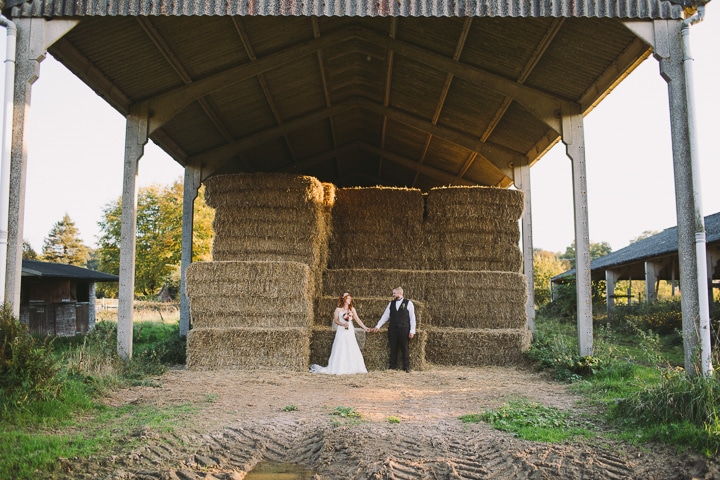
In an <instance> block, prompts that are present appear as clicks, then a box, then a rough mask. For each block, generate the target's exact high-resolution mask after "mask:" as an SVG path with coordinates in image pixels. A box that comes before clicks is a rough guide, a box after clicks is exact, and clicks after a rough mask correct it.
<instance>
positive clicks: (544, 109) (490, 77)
mask: <svg viewBox="0 0 720 480" xmlns="http://www.w3.org/2000/svg"><path fill="white" fill-rule="evenodd" d="M361 33H362V36H361V38H362V39H364V40H367V41H368V42H370V43H372V44H374V45H376V46H378V47H381V48H386V49H388V50H393V51H394V52H395V53H396V54H399V55H402V56H404V57H407V58H410V59H412V60H414V61H416V62H418V63H422V64H424V65H427V66H429V67H433V68H436V69H437V70H440V71H443V72H448V73H452V74H453V75H455V76H457V77H460V78H463V79H465V80H467V81H468V82H471V83H473V84H475V85H482V86H483V87H485V88H488V89H490V90H493V91H495V92H497V93H499V94H501V95H504V96H506V97H510V98H512V99H513V100H515V101H517V102H518V103H520V104H521V105H522V106H523V107H525V109H526V110H528V111H529V112H530V113H532V114H533V115H534V116H535V117H537V118H538V119H539V120H541V121H543V122H545V123H547V124H548V126H550V127H551V128H553V129H554V130H555V131H558V132H560V131H561V129H562V127H561V125H560V119H559V112H560V109H561V107H562V106H570V105H572V104H574V102H573V101H572V100H570V99H566V98H561V97H558V96H555V95H552V94H550V93H547V92H544V91H542V90H538V89H535V88H532V87H528V86H527V85H522V84H519V83H517V82H516V81H514V80H510V79H508V78H505V77H502V76H500V75H497V74H495V73H491V72H488V71H485V70H482V69H479V68H476V67H472V66H470V65H465V64H463V63H460V62H459V61H455V60H453V59H451V58H448V57H446V56H444V55H440V54H438V53H435V52H432V51H430V50H426V49H424V48H422V47H418V46H417V45H413V44H411V43H407V42H404V41H401V40H396V39H391V38H387V37H385V36H384V35H381V34H379V33H377V32H374V31H372V30H370V29H363V30H362V32H361Z"/></svg>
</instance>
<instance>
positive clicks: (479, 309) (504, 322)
mask: <svg viewBox="0 0 720 480" xmlns="http://www.w3.org/2000/svg"><path fill="white" fill-rule="evenodd" d="M423 300H424V301H425V303H426V304H427V307H428V309H429V310H430V312H431V313H432V317H433V324H434V325H436V326H445V327H466V326H469V325H473V324H474V325H484V324H489V325H498V326H508V325H522V326H524V325H525V322H526V321H527V312H526V310H525V302H526V300H527V284H526V279H525V275H523V274H521V273H511V272H492V271H477V272H466V271H436V272H426V284H425V297H424V298H423Z"/></svg>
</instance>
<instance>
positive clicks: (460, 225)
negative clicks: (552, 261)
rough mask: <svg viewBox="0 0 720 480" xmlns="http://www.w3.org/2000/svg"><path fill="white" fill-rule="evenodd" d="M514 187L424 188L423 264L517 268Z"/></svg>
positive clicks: (518, 203) (518, 195)
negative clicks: (428, 189) (426, 193)
mask: <svg viewBox="0 0 720 480" xmlns="http://www.w3.org/2000/svg"><path fill="white" fill-rule="evenodd" d="M523 207H524V204H523V194H522V192H520V191H515V190H507V189H503V188H494V187H441V188H434V189H432V190H430V192H428V196H427V200H426V211H427V217H426V219H425V224H424V230H423V232H424V236H423V241H424V252H425V265H426V268H427V269H431V270H494V271H506V272H519V271H520V270H521V268H522V254H521V252H520V249H519V247H518V243H519V241H520V227H519V225H518V219H519V218H520V215H522V211H523Z"/></svg>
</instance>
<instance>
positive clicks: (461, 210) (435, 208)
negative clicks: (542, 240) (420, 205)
mask: <svg viewBox="0 0 720 480" xmlns="http://www.w3.org/2000/svg"><path fill="white" fill-rule="evenodd" d="M425 203H426V210H427V221H428V222H431V223H433V222H437V223H438V224H442V223H444V224H455V222H456V220H460V221H463V219H479V220H480V223H489V224H496V225H499V226H501V225H504V224H507V223H508V222H517V220H518V219H520V216H521V215H522V212H523V209H524V208H525V204H524V196H523V192H522V191H520V190H510V189H507V188H497V187H482V186H454V187H436V188H432V189H430V191H429V192H428V194H427V199H426V201H425Z"/></svg>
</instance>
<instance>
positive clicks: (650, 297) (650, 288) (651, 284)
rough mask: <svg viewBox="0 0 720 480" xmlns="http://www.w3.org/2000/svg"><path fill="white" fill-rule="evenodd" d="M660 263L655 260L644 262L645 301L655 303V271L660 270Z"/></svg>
mask: <svg viewBox="0 0 720 480" xmlns="http://www.w3.org/2000/svg"><path fill="white" fill-rule="evenodd" d="M661 267H662V265H660V264H659V263H657V262H651V261H646V262H645V301H646V302H647V303H655V302H656V301H657V289H656V288H655V286H656V285H657V281H658V276H657V272H658V271H660V268H661Z"/></svg>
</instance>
